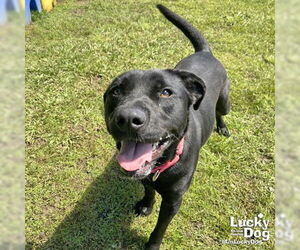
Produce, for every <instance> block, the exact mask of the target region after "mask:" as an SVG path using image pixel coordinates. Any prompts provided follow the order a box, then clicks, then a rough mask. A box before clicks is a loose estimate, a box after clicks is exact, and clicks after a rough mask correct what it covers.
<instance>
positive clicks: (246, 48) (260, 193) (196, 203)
mask: <svg viewBox="0 0 300 250" xmlns="http://www.w3.org/2000/svg"><path fill="white" fill-rule="evenodd" d="M155 4H156V2H155V1H152V0H151V1H149V0H148V1H146V0H143V1H133V0H130V1H128V0H127V1H124V0H122V1H118V2H116V1H111V2H110V1H101V0H95V1H87V0H86V1H84V0H82V1H71V0H70V1H63V2H62V3H60V4H59V5H58V6H57V7H56V8H55V9H54V10H53V11H52V12H50V13H43V14H41V15H34V16H33V20H34V22H33V24H32V25H30V26H28V27H27V30H26V100H27V101H26V102H27V105H26V145H27V149H26V161H27V167H26V181H27V182H26V199H27V202H26V209H27V210H26V237H27V248H28V249H29V248H34V249H41V248H44V249H62V248H64V249H84V248H88V249H141V248H142V246H143V244H144V243H145V242H146V240H147V238H148V237H149V234H150V232H151V231H152V229H153V227H154V225H155V222H156V219H157V215H158V209H159V200H160V199H158V201H157V202H156V205H155V209H154V212H153V213H152V214H151V215H150V216H149V217H147V218H135V217H134V214H133V210H132V208H133V206H134V204H135V202H137V201H138V200H139V199H140V198H141V197H142V195H143V190H142V186H141V185H140V184H139V183H137V182H131V181H129V180H126V179H123V178H121V177H120V176H119V175H118V166H117V164H116V163H115V161H114V153H115V146H114V142H113V140H112V138H110V137H109V135H108V134H107V132H106V127H105V124H104V119H103V100H102V95H103V93H104V91H105V89H106V87H107V86H108V84H109V83H110V81H111V80H112V79H113V78H114V77H116V76H117V75H118V74H120V73H122V72H124V71H127V70H130V69H148V68H172V67H174V65H175V64H176V63H177V62H178V61H179V60H180V59H182V58H183V57H185V56H187V55H189V54H191V53H192V52H193V49H192V47H191V45H190V44H189V42H188V41H187V39H186V38H185V37H184V36H183V35H182V34H181V33H180V32H179V31H178V30H177V29H176V28H175V27H173V26H172V25H171V24H170V23H168V21H167V20H165V19H164V18H163V17H162V16H161V14H160V13H159V12H158V10H156V8H155ZM162 4H165V5H166V6H168V7H170V8H171V9H172V10H174V11H175V12H177V13H178V14H180V15H182V16H184V17H185V18H187V19H188V20H189V21H191V22H192V23H193V25H195V26H196V27H198V28H199V29H200V30H201V31H202V33H203V34H204V35H205V37H206V38H207V40H208V41H209V42H210V44H211V47H212V48H213V51H214V54H215V55H216V56H217V58H219V59H220V60H221V62H223V64H224V65H225V68H226V69H227V71H228V74H229V77H230V79H231V82H232V87H231V100H232V111H231V113H230V114H229V115H228V116H227V117H226V121H227V124H228V127H229V129H230V131H231V134H232V136H231V137H230V138H229V139H226V138H222V137H220V136H218V135H217V134H215V133H214V134H213V135H212V137H211V138H210V140H209V142H208V143H207V144H206V145H205V146H204V147H203V148H202V150H201V158H200V161H199V163H198V167H197V171H196V174H195V176H194V179H193V182H192V185H191V187H190V189H189V191H188V192H187V193H186V195H185V196H184V202H183V205H182V207H181V209H180V212H179V213H178V215H177V216H176V218H175V219H174V220H173V221H172V223H171V225H170V226H169V228H168V231H167V233H166V235H165V238H164V241H163V245H162V249H190V248H191V249H220V248H222V249H232V248H235V247H234V246H233V245H221V243H220V240H222V239H234V236H231V235H230V230H231V228H230V226H229V217H230V216H235V217H239V218H252V217H253V216H255V215H257V214H258V213H260V212H261V213H263V214H264V216H265V218H267V219H269V220H270V224H271V225H270V229H271V231H272V232H273V234H272V237H271V240H270V241H268V242H266V243H264V244H263V245H261V246H259V247H258V248H259V249H271V248H273V246H274V230H273V227H274V216H275V204H274V178H275V169H274V2H273V1H271V0H266V1H237V0H236V1H233V0H224V1H222V2H218V1H212V0H206V1H201V2H199V1H196V0H192V1H188V2H187V1H162ZM253 247H254V246H239V247H238V248H239V249H242V248H253Z"/></svg>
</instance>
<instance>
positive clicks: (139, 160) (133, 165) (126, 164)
mask: <svg viewBox="0 0 300 250" xmlns="http://www.w3.org/2000/svg"><path fill="white" fill-rule="evenodd" d="M170 139H171V137H170V136H166V137H164V138H160V139H159V141H157V142H155V143H144V142H136V141H126V140H124V141H122V142H121V149H120V152H119V154H118V155H117V160H118V162H119V164H120V166H121V167H122V168H123V169H125V170H126V171H136V170H140V169H141V170H142V169H144V170H145V172H148V171H149V170H150V168H151V165H152V164H151V162H153V161H154V160H156V159H157V158H159V157H160V156H161V155H162V153H163V151H164V150H165V149H166V148H167V147H168V145H169V144H170Z"/></svg>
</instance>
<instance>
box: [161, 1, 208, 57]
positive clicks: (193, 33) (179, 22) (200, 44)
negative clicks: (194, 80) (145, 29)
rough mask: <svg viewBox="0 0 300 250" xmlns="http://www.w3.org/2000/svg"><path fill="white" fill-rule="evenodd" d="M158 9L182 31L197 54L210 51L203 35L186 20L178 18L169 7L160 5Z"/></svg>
mask: <svg viewBox="0 0 300 250" xmlns="http://www.w3.org/2000/svg"><path fill="white" fill-rule="evenodd" d="M156 7H157V8H158V9H159V11H160V12H161V13H162V14H163V15H164V16H165V17H166V18H167V19H168V20H169V21H170V22H171V23H173V24H174V25H175V26H176V27H177V28H178V29H180V30H181V31H182V32H183V34H185V36H186V37H187V38H188V39H189V40H190V41H191V43H192V44H193V46H194V49H195V52H198V51H210V48H209V45H208V43H207V41H206V40H205V38H204V37H203V36H202V35H201V33H200V32H199V31H198V30H197V29H196V28H194V27H193V26H192V25H191V24H189V23H188V22H187V21H186V20H185V19H183V18H182V17H180V16H178V15H177V14H175V13H174V12H172V11H171V10H169V9H168V8H167V7H165V6H163V5H161V4H158V5H156Z"/></svg>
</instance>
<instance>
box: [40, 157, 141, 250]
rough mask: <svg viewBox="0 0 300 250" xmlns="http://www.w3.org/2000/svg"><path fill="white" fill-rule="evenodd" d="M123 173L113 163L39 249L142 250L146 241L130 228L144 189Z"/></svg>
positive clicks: (112, 162) (111, 161) (109, 164)
mask: <svg viewBox="0 0 300 250" xmlns="http://www.w3.org/2000/svg"><path fill="white" fill-rule="evenodd" d="M119 171H120V170H119V169H118V166H117V164H116V162H115V161H114V160H113V159H111V160H110V162H109V163H108V165H107V166H106V168H105V171H104V173H103V174H102V175H100V176H98V177H97V178H96V179H95V180H94V181H93V183H92V184H91V185H90V186H89V187H88V188H87V190H86V191H85V193H84V194H83V196H82V198H81V199H80V200H79V201H78V202H77V204H76V206H75V208H74V210H73V211H72V212H71V213H70V214H69V215H68V216H67V217H66V218H65V219H64V220H63V221H62V222H61V224H60V225H59V226H58V227H57V228H56V230H55V232H54V234H53V235H52V236H51V237H50V239H49V240H48V241H47V242H46V243H45V244H44V245H42V246H40V247H39V249H142V248H143V245H144V243H145V241H146V238H144V237H142V236H139V235H138V233H137V232H135V231H133V230H132V229H130V224H131V222H132V220H133V219H134V218H135V216H134V213H133V207H134V204H135V203H136V202H137V201H138V200H139V199H140V198H141V197H142V192H143V189H142V188H141V186H139V184H138V183H137V182H134V181H131V180H129V179H125V178H123V177H122V175H120V172H119Z"/></svg>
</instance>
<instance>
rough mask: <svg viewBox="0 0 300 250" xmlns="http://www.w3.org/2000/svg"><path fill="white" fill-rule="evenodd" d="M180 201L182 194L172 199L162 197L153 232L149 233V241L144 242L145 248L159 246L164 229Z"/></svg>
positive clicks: (156, 247) (154, 248)
mask: <svg viewBox="0 0 300 250" xmlns="http://www.w3.org/2000/svg"><path fill="white" fill-rule="evenodd" d="M181 201H182V196H177V197H176V198H173V199H170V198H168V199H166V198H163V200H162V202H161V207H160V211H159V216H158V221H157V223H156V226H155V228H154V230H153V232H152V233H151V235H150V238H149V241H148V242H147V243H146V246H145V249H146V250H157V249H159V247H160V244H161V242H162V239H163V236H164V234H165V232H166V229H167V227H168V225H169V223H170V222H171V220H172V219H173V217H174V216H175V215H176V213H177V212H178V210H179V208H180V205H181Z"/></svg>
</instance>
